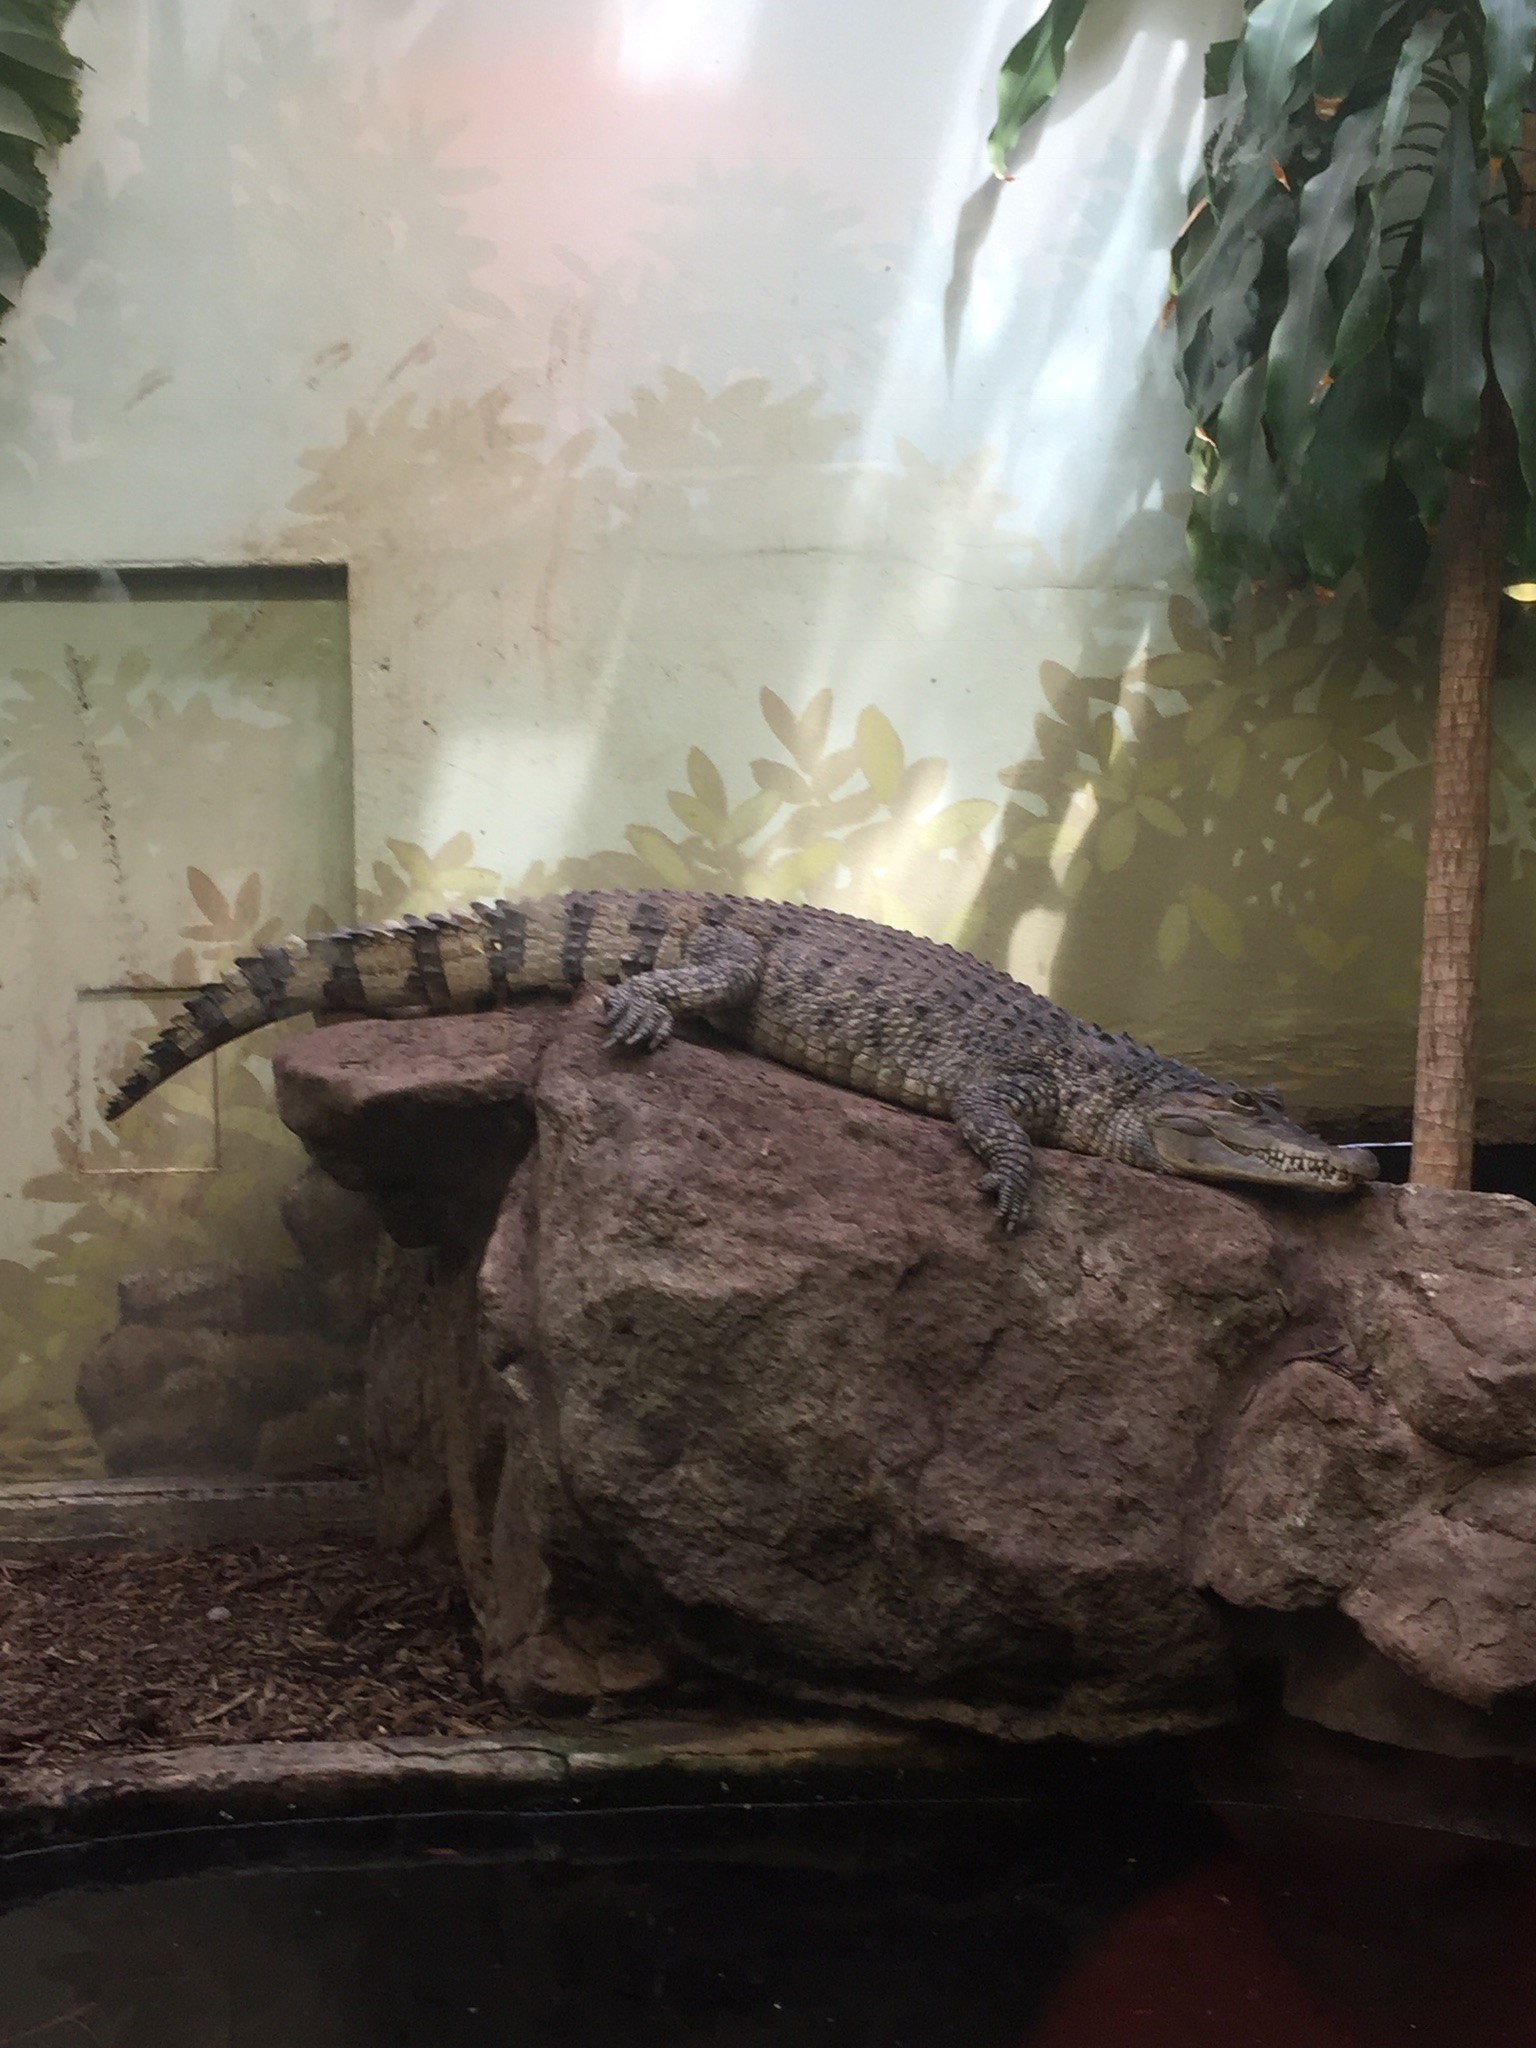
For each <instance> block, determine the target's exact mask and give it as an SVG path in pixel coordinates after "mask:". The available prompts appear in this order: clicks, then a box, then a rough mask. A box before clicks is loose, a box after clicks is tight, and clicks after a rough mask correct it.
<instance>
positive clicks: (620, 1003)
mask: <svg viewBox="0 0 1536 2048" xmlns="http://www.w3.org/2000/svg"><path fill="white" fill-rule="evenodd" d="M603 1022H604V1023H605V1024H606V1025H607V1027H608V1031H607V1036H606V1037H605V1038H604V1040H603V1043H604V1044H605V1045H608V1046H613V1047H620V1046H622V1047H624V1048H625V1049H626V1050H628V1051H632V1052H657V1051H659V1050H660V1048H661V1047H662V1046H664V1045H665V1044H666V1042H667V1040H668V1039H669V1038H670V1037H671V1036H672V1013H671V1011H670V1010H669V1009H668V1008H667V1007H666V1005H665V1004H664V1003H658V1002H657V1000H656V998H655V997H654V996H648V995H645V994H643V993H641V992H640V991H639V990H637V989H633V988H628V987H626V986H624V985H623V984H622V983H621V984H620V986H619V987H618V988H616V989H614V990H613V992H612V994H611V995H609V997H608V998H607V1000H606V1001H605V1003H604V1004H603Z"/></svg>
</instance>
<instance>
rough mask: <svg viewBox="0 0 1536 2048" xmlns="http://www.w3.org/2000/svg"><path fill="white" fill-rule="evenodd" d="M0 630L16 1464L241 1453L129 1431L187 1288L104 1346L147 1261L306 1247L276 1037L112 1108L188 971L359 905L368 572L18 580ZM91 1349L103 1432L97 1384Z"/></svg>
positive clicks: (185, 1437) (5, 1232)
mask: <svg viewBox="0 0 1536 2048" xmlns="http://www.w3.org/2000/svg"><path fill="white" fill-rule="evenodd" d="M0 629H3V643H0V645H3V654H0V860H3V866H0V876H3V889H0V958H3V959H5V960H6V961H7V962H8V963H9V965H10V970H11V971H10V972H9V973H6V974H4V975H3V976H0V1049H3V1055H4V1062H5V1071H6V1072H7V1074H8V1075H9V1077H10V1079H11V1083H12V1090H11V1102H10V1105H9V1109H8V1116H7V1130H8V1138H7V1143H6V1146H5V1154H4V1159H5V1170H4V1176H3V1194H4V1200H3V1202H0V1480H6V1479H10V1480H17V1479H38V1478H47V1477H55V1476H66V1475H76V1476H78V1475H86V1474H92V1473H99V1472H101V1471H102V1470H103V1469H118V1470H122V1469H132V1470H139V1471H144V1470H150V1469H159V1470H163V1471H174V1470H178V1469H180V1470H209V1469H219V1468H220V1467H221V1466H222V1467H223V1468H224V1469H228V1468H229V1465H230V1462H231V1459H232V1457H234V1456H236V1455H237V1454H236V1453H232V1452H231V1449H230V1445H231V1443H232V1442H235V1443H238V1442H241V1441H244V1439H243V1438H242V1436H241V1433H240V1432H238V1431H237V1432H235V1435H234V1437H231V1435H230V1433H229V1432H228V1430H225V1432H224V1435H223V1439H222V1444H221V1446H215V1445H212V1444H211V1443H210V1442H208V1441H206V1440H199V1438H198V1435H197V1432H196V1430H195V1429H194V1428H193V1427H192V1426H191V1422H190V1419H189V1418H188V1417H185V1416H183V1417H181V1418H180V1419H179V1420H178V1419H177V1418H173V1417H169V1416H167V1417H163V1418H161V1421H160V1424H159V1425H157V1426H156V1427H154V1428H147V1427H135V1428H133V1429H131V1430H130V1429H127V1428H125V1427H124V1426H123V1418H122V1415H121V1412H120V1411H121V1408H122V1403H123V1401H124V1400H125V1399H127V1398H128V1393H129V1385H130V1382H131V1383H132V1385H133V1386H135V1387H137V1388H138V1390H139V1394H140V1396H141V1397H142V1398H143V1399H145V1400H148V1401H149V1402H150V1404H151V1405H153V1402H154V1401H155V1400H156V1399H157V1398H159V1396H160V1392H161V1390H162V1389H163V1386H164V1383H165V1381H166V1380H167V1379H168V1378H169V1377H171V1376H172V1375H173V1374H174V1373H175V1372H177V1371H180V1372H181V1373H182V1374H183V1376H185V1375H186V1374H187V1373H188V1372H189V1371H191V1372H192V1373H193V1377H194V1378H195V1377H196V1374H195V1366H196V1363H197V1360H198V1357H199V1356H200V1353H199V1343H200V1341H201V1340H200V1339H199V1338H198V1336H197V1331H198V1328H199V1327H200V1326H198V1325H196V1324H195V1322H190V1321H189V1320H188V1318H189V1317H190V1316H191V1315H192V1313H193V1311H192V1310H190V1309H189V1308H188V1307H187V1303H186V1287H185V1285H182V1284H180V1283H178V1288H179V1292H178V1291H177V1290H172V1291H173V1292H177V1299H178V1302H179V1306H178V1307H177V1308H176V1309H175V1311H174V1315H175V1318H177V1319H179V1330H178V1332H177V1334H176V1335H175V1337H174V1340H172V1339H169V1338H168V1339H167V1340H166V1341H165V1342H164V1343H159V1340H156V1339H155V1338H153V1337H152V1336H151V1335H150V1334H149V1333H150V1332H151V1331H153V1330H154V1329H156V1328H157V1327H158V1326H159V1325H158V1324H157V1321H156V1317H157V1315H158V1316H160V1317H161V1318H162V1320H163V1317H164V1315H166V1314H170V1313H172V1311H170V1310H168V1309H165V1308H164V1307H163V1304H162V1306H161V1307H159V1308H157V1306H156V1304H157V1302H160V1298H161V1296H163V1295H165V1293H166V1289H165V1288H164V1287H161V1288H160V1289H159V1291H158V1293H157V1290H156V1288H155V1286H154V1285H153V1284H148V1283H146V1284H145V1285H144V1286H141V1288H140V1289H139V1291H138V1295H137V1296H136V1298H135V1299H136V1306H135V1316H136V1321H135V1325H134V1332H135V1333H134V1334H132V1335H131V1336H130V1337H129V1338H128V1339H127V1340H126V1341H125V1340H124V1338H123V1336H122V1333H119V1336H118V1337H117V1338H115V1339H114V1340H113V1341H114V1343H115V1344H116V1346H117V1354H120V1355H114V1354H113V1353H112V1351H111V1349H110V1347H109V1350H108V1352H107V1353H106V1354H103V1352H102V1351H101V1346H102V1342H103V1340H104V1339H106V1338H107V1337H108V1335H109V1333H111V1332H112V1331H113V1330H114V1327H115V1326H116V1324H117V1318H118V1288H119V1283H120V1282H121V1281H122V1280H123V1279H124V1278H125V1276H127V1275H129V1274H132V1273H139V1272H147V1273H156V1272H158V1273H165V1272H171V1271H178V1270H184V1269H187V1268H190V1267H199V1268H204V1269H213V1268H218V1267H227V1266H228V1264H229V1262H231V1261H235V1260H238V1261H239V1262H240V1263H241V1264H243V1265H246V1266H254V1267H256V1268H258V1269H263V1268H270V1269H283V1268H287V1267H291V1266H292V1265H293V1264H294V1261H295V1251H294V1247H293V1245H292V1244H291V1242H290V1241H289V1240H288V1238H287V1236H286V1234H285V1232H284V1230H283V1227H282V1222H281V1217H280V1214H279V1209H278V1203H277V1200H276V1197H277V1195H278V1194H279V1193H280V1191H281V1189H282V1188H283V1187H284V1185H285V1184H286V1183H287V1182H289V1181H291V1180H292V1179H293V1178H294V1176H295V1175H296V1173H297V1172H298V1171H299V1170H300V1167H301V1165H302V1154H301V1153H300V1151H299V1148H298V1146H297V1145H296V1144H295V1143H294V1141H293V1140H292V1139H290V1138H289V1136H288V1135H287V1133H286V1132H285V1131H284V1130H283V1128H282V1126H281V1124H280V1123H279V1122H278V1120H277V1118H276V1115H275V1113H274V1111H273V1108H272V1101H271V1053H272V1041H273V1038H274V1037H275V1033H272V1032H268V1033H262V1034H258V1035H257V1036H255V1037H253V1038H251V1039H248V1040H245V1041H242V1043H241V1044H240V1045H238V1046H235V1047H232V1048H230V1049H229V1051H228V1052H227V1053H226V1054H223V1055H221V1056H220V1057H219V1058H218V1059H217V1060H214V1061H211V1062H205V1063H204V1064H202V1065H201V1066H199V1067H196V1068H193V1069H192V1070H190V1071H189V1072H188V1073H187V1074H186V1075H184V1076H182V1077H180V1078H179V1079H178V1081H177V1082H175V1083H174V1084H172V1085H169V1086H167V1087H166V1088H165V1089H163V1090H162V1091H160V1092H159V1093H158V1094H157V1096H156V1097H155V1098H154V1099H153V1100H152V1101H151V1102H149V1103H147V1104H145V1105H143V1106H141V1107H140V1108H139V1109H136V1110H135V1111H134V1112H133V1113H132V1114H131V1115H130V1116H129V1117H127V1118H126V1119H125V1120H124V1121H123V1122H122V1123H121V1124H120V1125H116V1126H111V1127H109V1126H108V1125H106V1124H105V1123H103V1121H102V1119H101V1115H100V1103H101V1100H102V1096H103V1093H104V1091H105V1088H106V1086H107V1085H108V1083H109V1082H110V1081H111V1080H112V1078H113V1077H115V1076H116V1075H117V1074H119V1073H120V1072H121V1071H122V1069H123V1067H124V1066H125V1065H126V1064H127V1063H128V1061H129V1059H130V1058H131V1057H132V1053H133V1049H134V1047H135V1046H137V1045H139V1044H142V1043H143V1042H144V1041H145V1040H146V1038H147V1037H149V1036H150V1035H152V1033H153V1032H154V1031H155V1030H156V1029H157V1028H158V1027H159V1024H160V1023H161V1022H162V1021H163V1020H164V1019H165V1017H166V1016H167V1015H168V1014H169V1013H170V1012H171V1011H172V1010H174V1008H175V1007H176V1004H177V1002H178V1000H179V999H180V996H181V995H182V994H184V993H185V992H186V991H187V989H189V988H191V987H195V986H197V985H198V984H199V983H201V982H204V981H207V980H210V979H212V978H214V977H216V976H217V975H219V974H221V973H222V972H223V971H224V970H225V969H226V968H227V967H229V966H230V965H231V964H232V962H233V961H234V959H235V957H236V956H237V955H238V954H240V953H244V952H248V951H250V950H251V949H252V948H253V947H255V946H257V945H260V944H262V943H265V942H267V941H270V940H272V939H274V938H278V937H281V936H282V935H283V934H284V933H286V932H288V931H290V930H294V929H304V928H305V927H306V926H309V927H313V926H314V925H317V924H327V925H328V924H332V923H335V922H345V921H346V920H347V918H348V917H349V916H350V915H351V913H352V815H351V766H350V754H351V743H350V731H349V712H348V704H349V693H348V673H347V621H346V600H345V590H344V584H343V582H342V580H341V577H340V575H339V573H338V572H335V571H323V572H319V573H318V574H317V573H316V572H313V571H304V570H300V571H297V572H288V571H274V570H261V571H233V572H227V573H224V574H219V573H210V572H206V571H187V572H174V571H136V572H112V571H106V572H103V573H102V574H101V575H99V576H95V575H84V574H82V573H80V572H70V573H67V574H61V573H57V572H38V573H32V574H29V573H27V572H13V573H12V574H10V575H8V576H6V577H5V578H4V579H0ZM287 1028H293V1027H287ZM225 1277H226V1280H227V1278H228V1275H227V1274H226V1276H225ZM249 1291H250V1290H249V1288H247V1290H246V1292H247V1294H248V1293H249ZM203 1296H204V1298H206V1300H207V1301H208V1303H209V1304H210V1306H209V1308H208V1314H209V1316H210V1317H211V1318H212V1319H213V1320H212V1321H210V1322H209V1323H208V1324H207V1325H206V1326H201V1327H203V1328H204V1334H205V1335H206V1334H207V1332H209V1331H211V1330H212V1329H213V1327H214V1325H215V1324H216V1323H219V1322H220V1320H221V1319H222V1322H223V1323H227V1322H228V1320H229V1312H228V1299H229V1287H228V1286H227V1285H226V1286H224V1287H223V1288H222V1291H221V1288H220V1285H219V1284H217V1275H216V1274H214V1273H213V1272H212V1271H211V1270H209V1271H206V1272H205V1273H204V1275H203ZM223 1334H224V1335H225V1336H226V1337H229V1341H231V1342H234V1341H237V1339H238V1333H235V1335H234V1336H230V1333H229V1332H228V1331H227V1330H225V1331H224V1332H223ZM157 1347H158V1349H157ZM202 1350H203V1351H206V1350H207V1344H206V1343H203V1344H202ZM88 1362H93V1363H92V1365H91V1370H92V1372H93V1373H94V1375H95V1377H96V1379H97V1380H98V1381H100V1382H101V1385H100V1387H99V1388H98V1400H97V1402H96V1404H95V1407H96V1426H95V1427H94V1428H93V1427H92V1424H91V1422H90V1421H88V1420H87V1418H86V1416H85V1415H84V1414H83V1413H82V1411H81V1409H80V1408H79V1407H78V1406H77V1403H76V1398H75V1397H76V1390H77V1383H78V1381H79V1376H80V1372H81V1368H82V1366H86V1365H87V1364H88ZM205 1362H206V1363H208V1364H210V1365H211V1364H212V1362H213V1361H212V1358H211V1355H210V1358H209V1359H208V1360H207V1361H205ZM111 1416H116V1417H117V1422H116V1424H115V1425H114V1423H113V1422H111V1421H110V1420H108V1419H106V1418H109V1417H111ZM140 1420H142V1418H140ZM204 1436H205V1438H206V1432H205V1433H204ZM114 1444H115V1450H114ZM104 1453H105V1456H104ZM125 1460H126V1461H127V1462H126V1464H125V1462H124V1461H125Z"/></svg>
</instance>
